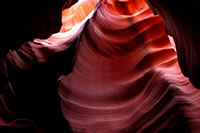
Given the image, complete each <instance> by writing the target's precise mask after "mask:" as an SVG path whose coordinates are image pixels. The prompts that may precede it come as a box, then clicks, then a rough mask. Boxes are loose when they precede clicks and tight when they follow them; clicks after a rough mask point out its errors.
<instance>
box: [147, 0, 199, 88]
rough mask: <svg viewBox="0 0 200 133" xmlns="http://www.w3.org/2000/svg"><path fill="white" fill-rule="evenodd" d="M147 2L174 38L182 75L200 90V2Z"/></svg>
mask: <svg viewBox="0 0 200 133" xmlns="http://www.w3.org/2000/svg"><path fill="white" fill-rule="evenodd" d="M146 1H147V3H148V4H149V6H150V7H151V8H152V10H154V12H155V13H157V14H159V15H160V16H161V17H162V18H163V20H164V23H165V27H166V31H167V33H168V34H169V35H171V36H172V37H173V38H174V41H175V44H176V49H177V55H178V61H179V65H180V67H181V70H182V73H183V74H184V75H185V76H187V77H189V79H190V81H191V82H192V83H193V84H194V85H195V86H196V87H197V88H200V82H199V81H200V60H199V57H200V52H199V50H200V46H199V36H200V26H199V19H198V16H199V13H198V9H199V7H200V2H199V1H197V0H192V1H184V2H181V4H180V3H179V2H178V1H172V0H146Z"/></svg>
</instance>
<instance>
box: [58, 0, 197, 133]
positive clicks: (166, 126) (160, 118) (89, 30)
mask: <svg viewBox="0 0 200 133" xmlns="http://www.w3.org/2000/svg"><path fill="white" fill-rule="evenodd" d="M138 2H139V3H137V2H136V3H137V4H135V3H134V2H133V3H131V2H130V1H128V2H127V3H126V2H123V1H122V2H118V1H104V3H101V4H100V5H99V6H98V7H97V9H96V13H95V14H94V15H93V17H92V18H91V19H89V21H88V22H87V23H86V25H85V27H84V29H83V31H82V33H81V36H80V37H79V38H78V41H77V46H78V51H77V56H76V60H75V64H74V66H73V71H72V73H71V74H69V75H65V76H62V77H61V78H60V79H59V80H60V83H59V95H60V97H61V107H62V112H63V115H64V117H65V118H66V119H67V120H68V121H69V124H70V126H71V128H72V130H73V131H74V132H78V133H89V132H95V133H125V132H126V133H128V132H129V133H133V132H138V133H140V132H198V131H200V128H199V126H200V122H199V120H200V115H199V113H200V99H199V96H200V92H199V91H198V90H197V89H196V88H194V87H193V86H192V85H191V83H190V82H189V80H188V79H187V78H186V77H184V76H183V75H182V73H181V70H180V68H179V65H178V62H177V56H176V51H175V48H174V46H173V45H172V44H171V43H170V42H169V39H168V36H167V35H166V33H165V30H164V23H163V21H162V20H161V18H160V17H159V16H154V15H153V13H152V12H151V10H150V9H149V8H148V6H147V5H146V4H145V3H144V2H143V1H138ZM135 5H136V6H135ZM129 8H130V9H137V10H130V9H129Z"/></svg>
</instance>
